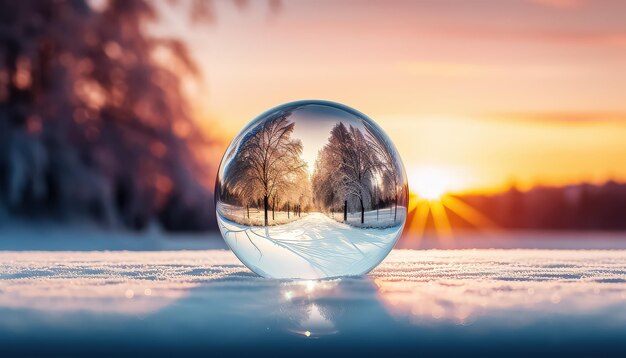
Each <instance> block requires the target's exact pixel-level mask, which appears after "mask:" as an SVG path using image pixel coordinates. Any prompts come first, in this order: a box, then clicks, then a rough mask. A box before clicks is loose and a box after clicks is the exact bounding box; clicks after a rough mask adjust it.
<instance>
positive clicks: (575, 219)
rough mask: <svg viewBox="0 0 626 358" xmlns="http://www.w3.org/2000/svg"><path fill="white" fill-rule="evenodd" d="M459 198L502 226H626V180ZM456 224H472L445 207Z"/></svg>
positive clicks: (577, 227)
mask: <svg viewBox="0 0 626 358" xmlns="http://www.w3.org/2000/svg"><path fill="white" fill-rule="evenodd" d="M458 198H459V199H461V200H462V201H464V202H466V203H467V204H469V205H470V206H471V207H472V208H474V209H476V210H478V211H479V212H481V213H482V214H483V215H485V216H486V217H488V218H489V219H490V220H491V221H493V222H494V223H495V224H496V225H497V226H498V227H501V228H505V229H525V230H626V184H623V183H617V182H614V181H609V182H607V183H605V184H603V185H591V184H580V185H569V186H564V187H537V188H534V189H532V190H529V191H520V190H518V189H516V188H515V187H512V188H511V189H510V190H508V191H506V192H503V193H499V194H494V195H462V196H458ZM448 215H449V217H450V220H451V223H452V225H453V226H455V227H472V225H471V224H470V223H468V222H466V221H464V220H463V219H462V218H461V217H459V216H457V215H456V214H454V212H452V211H448Z"/></svg>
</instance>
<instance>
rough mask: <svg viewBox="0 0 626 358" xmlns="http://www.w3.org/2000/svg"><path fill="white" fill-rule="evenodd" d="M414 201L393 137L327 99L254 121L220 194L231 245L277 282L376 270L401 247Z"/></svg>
mask: <svg viewBox="0 0 626 358" xmlns="http://www.w3.org/2000/svg"><path fill="white" fill-rule="evenodd" d="M407 204H408V188H407V179H406V174H405V171H404V166H403V164H402V161H401V159H400V156H399V154H398V152H397V150H396V148H395V146H394V145H393V143H391V140H390V139H389V138H388V137H387V135H386V134H385V133H384V132H383V131H382V129H381V128H380V127H378V125H376V123H374V121H372V120H371V119H369V118H368V117H367V116H365V115H364V114H362V113H360V112H358V111H356V110H354V109H352V108H349V107H346V106H344V105H341V104H339V103H333V102H327V101H299V102H291V103H287V104H283V105H281V106H278V107H275V108H272V109H270V110H269V111H267V112H265V113H263V114H261V115H260V116H259V117H257V118H256V119H254V120H253V121H252V122H250V123H249V124H248V125H247V126H246V127H245V128H244V129H243V130H242V131H241V132H239V134H238V135H237V137H236V138H235V139H234V140H233V141H232V143H231V144H230V146H229V147H228V149H227V150H226V153H225V154H224V158H223V159H222V162H221V164H220V168H219V171H218V175H217V181H216V188H215V207H216V211H217V220H218V224H219V227H220V231H221V232H222V236H223V237H224V240H225V241H226V243H227V244H228V246H229V247H230V248H231V249H232V250H233V252H234V253H235V255H237V257H238V258H239V259H240V260H241V261H242V262H243V263H244V264H245V265H246V266H247V267H248V268H250V269H251V270H252V271H254V272H255V273H257V274H259V275H261V276H264V277H271V278H300V279H318V278H327V277H339V276H352V275H362V274H365V273H367V272H369V271H370V270H372V269H373V268H374V267H376V265H378V264H379V263H380V262H381V261H382V260H383V259H384V258H385V256H387V254H388V253H389V251H391V249H392V248H393V246H394V244H395V243H396V241H397V240H398V237H399V236H400V234H401V232H402V228H403V227H404V222H405V220H406V213H407Z"/></svg>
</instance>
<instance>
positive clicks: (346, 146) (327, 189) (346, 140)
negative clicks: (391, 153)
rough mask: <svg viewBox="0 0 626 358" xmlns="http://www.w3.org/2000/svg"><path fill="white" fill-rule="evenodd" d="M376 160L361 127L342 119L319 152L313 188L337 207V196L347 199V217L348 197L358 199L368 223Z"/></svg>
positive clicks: (362, 217)
mask: <svg viewBox="0 0 626 358" xmlns="http://www.w3.org/2000/svg"><path fill="white" fill-rule="evenodd" d="M375 160H376V158H375V157H373V156H372V152H371V151H370V150H369V148H368V142H367V140H366V138H365V136H364V135H363V133H362V132H361V130H360V129H358V128H356V127H354V126H352V125H351V126H349V127H346V126H345V125H344V124H343V123H341V122H340V123H338V124H337V125H335V126H334V127H333V129H332V130H331V132H330V137H329V139H328V143H327V144H326V145H325V146H324V147H323V148H322V149H321V150H320V152H319V154H318V159H317V163H316V168H315V169H316V170H315V173H314V174H313V185H314V188H313V189H314V190H315V192H316V193H318V194H319V195H320V198H321V199H320V200H321V201H322V202H323V204H324V205H325V206H327V207H328V206H331V207H335V206H337V200H338V199H339V200H341V199H343V201H344V220H346V215H347V206H348V201H349V200H350V199H354V200H356V201H357V202H358V205H359V209H360V210H361V223H364V222H365V208H366V207H368V208H369V207H371V194H372V193H371V191H372V181H373V179H374V174H375V170H376V166H377V163H376V162H375ZM317 190H320V191H319V192H318V191H317Z"/></svg>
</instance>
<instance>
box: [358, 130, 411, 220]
mask: <svg viewBox="0 0 626 358" xmlns="http://www.w3.org/2000/svg"><path fill="white" fill-rule="evenodd" d="M364 125H365V131H366V135H365V137H366V140H367V143H368V147H369V148H370V150H371V151H372V152H373V153H374V155H375V157H376V159H375V160H374V163H375V167H376V170H377V171H378V172H379V173H380V175H381V177H382V179H383V183H384V186H385V190H386V191H389V195H390V196H391V198H393V203H394V207H395V209H394V214H393V215H394V216H393V220H394V221H396V219H397V216H398V196H399V194H400V191H401V189H402V188H401V187H400V177H399V176H400V169H399V165H398V163H397V159H396V157H395V156H394V154H393V153H394V150H393V147H392V144H391V142H390V141H389V140H388V139H386V138H383V137H382V136H380V135H379V134H378V133H379V130H377V129H376V128H374V127H373V126H372V125H371V124H369V123H364Z"/></svg>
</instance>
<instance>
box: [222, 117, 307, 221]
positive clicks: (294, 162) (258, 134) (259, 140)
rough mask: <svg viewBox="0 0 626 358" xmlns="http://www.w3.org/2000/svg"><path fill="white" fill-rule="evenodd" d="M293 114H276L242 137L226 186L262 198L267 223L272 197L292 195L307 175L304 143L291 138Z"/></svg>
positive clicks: (241, 194)
mask: <svg viewBox="0 0 626 358" xmlns="http://www.w3.org/2000/svg"><path fill="white" fill-rule="evenodd" d="M290 114H291V113H289V112H287V113H275V114H274V116H273V117H271V118H268V119H266V120H264V121H263V122H261V123H259V124H258V125H257V126H256V127H254V128H252V129H251V130H250V131H249V132H248V133H247V134H246V135H245V136H244V138H243V139H242V140H241V143H240V144H239V147H238V148H237V153H236V155H235V157H234V158H233V160H232V162H231V163H232V164H231V165H233V167H232V168H229V171H228V173H227V178H226V179H225V185H226V186H227V187H232V188H233V190H234V191H235V192H238V193H240V196H241V197H244V196H250V197H253V198H257V199H262V201H263V211H264V223H265V226H267V225H269V218H268V209H269V200H270V198H272V199H274V198H276V197H280V196H283V197H285V198H289V195H291V193H293V192H294V191H297V189H298V184H297V183H298V179H299V178H302V176H303V175H306V163H305V162H304V161H303V160H302V159H301V155H302V142H300V140H297V139H293V138H291V135H292V133H293V130H294V126H295V124H294V123H293V122H292V121H290V120H289V119H288V117H289V116H290ZM272 201H273V202H275V201H274V200H272Z"/></svg>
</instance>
